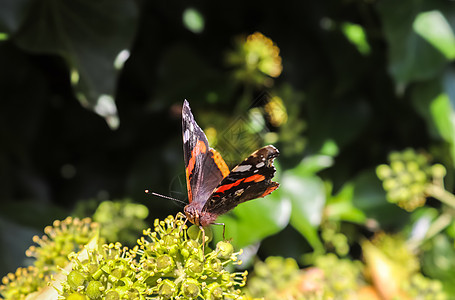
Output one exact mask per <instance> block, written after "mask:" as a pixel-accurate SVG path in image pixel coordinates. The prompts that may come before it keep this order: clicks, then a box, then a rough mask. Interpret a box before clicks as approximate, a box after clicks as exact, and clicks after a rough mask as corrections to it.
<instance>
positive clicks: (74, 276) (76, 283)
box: [66, 271, 85, 290]
mask: <svg viewBox="0 0 455 300" xmlns="http://www.w3.org/2000/svg"><path fill="white" fill-rule="evenodd" d="M66 280H67V281H68V284H69V285H70V287H71V289H73V290H77V288H78V287H80V286H81V285H83V284H84V281H85V277H84V275H82V274H81V272H78V271H71V272H70V273H69V274H68V277H67V279H66Z"/></svg>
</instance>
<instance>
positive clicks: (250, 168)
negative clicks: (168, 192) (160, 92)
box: [182, 100, 279, 229]
mask: <svg viewBox="0 0 455 300" xmlns="http://www.w3.org/2000/svg"><path fill="white" fill-rule="evenodd" d="M182 129H183V154H184V159H185V173H186V184H187V189H188V201H189V204H188V205H186V206H185V208H184V212H185V215H186V217H187V218H188V220H190V222H191V223H193V224H195V225H197V226H199V227H200V228H201V229H202V227H204V226H208V225H210V224H214V222H215V220H216V218H217V217H218V216H219V215H222V214H224V213H227V212H228V211H230V210H231V209H233V208H234V207H236V206H237V205H238V204H240V203H243V202H245V201H248V200H253V199H256V198H261V197H265V196H267V195H268V194H270V193H271V192H273V191H274V190H276V189H277V188H278V186H279V184H278V183H277V182H273V181H272V178H273V176H274V175H275V167H274V166H273V160H274V159H275V157H277V156H278V155H279V152H278V150H277V149H276V148H275V147H273V146H271V145H269V146H265V147H263V148H261V149H259V150H256V151H255V152H253V153H252V154H251V155H250V156H249V157H248V158H246V159H245V160H244V161H243V162H242V163H240V164H239V165H237V166H236V167H235V168H234V169H232V171H230V172H229V168H228V166H227V165H226V163H225V161H224V160H223V158H222V157H221V155H220V154H219V153H218V152H217V151H216V150H215V149H212V148H210V147H209V144H208V141H207V137H206V136H205V134H204V132H203V131H202V129H201V128H200V127H199V125H198V124H197V123H196V121H195V120H194V117H193V114H192V113H191V109H190V105H189V103H188V101H186V100H185V101H184V103H183V109H182Z"/></svg>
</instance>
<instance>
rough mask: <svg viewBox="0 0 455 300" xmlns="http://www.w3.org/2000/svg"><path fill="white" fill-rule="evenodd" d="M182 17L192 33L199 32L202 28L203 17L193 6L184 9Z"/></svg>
mask: <svg viewBox="0 0 455 300" xmlns="http://www.w3.org/2000/svg"><path fill="white" fill-rule="evenodd" d="M182 19H183V24H184V25H185V27H186V28H187V29H188V30H190V31H192V32H194V33H201V32H202V31H203V30H204V17H203V16H202V15H201V13H200V12H199V11H198V10H196V9H194V8H187V9H185V11H184V12H183V17H182Z"/></svg>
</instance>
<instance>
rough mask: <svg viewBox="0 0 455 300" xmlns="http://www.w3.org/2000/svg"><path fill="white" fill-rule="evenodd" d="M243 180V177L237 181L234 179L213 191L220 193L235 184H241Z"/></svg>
mask: <svg viewBox="0 0 455 300" xmlns="http://www.w3.org/2000/svg"><path fill="white" fill-rule="evenodd" d="M244 180H245V179H243V178H242V179H239V180H237V181H235V182H233V183H230V184H225V185H222V186H220V187H219V188H218V189H217V190H216V191H215V192H216V193H222V192H224V191H226V190H229V189H230V188H232V187H234V186H237V185H239V184H241V183H242V182H243V181H244Z"/></svg>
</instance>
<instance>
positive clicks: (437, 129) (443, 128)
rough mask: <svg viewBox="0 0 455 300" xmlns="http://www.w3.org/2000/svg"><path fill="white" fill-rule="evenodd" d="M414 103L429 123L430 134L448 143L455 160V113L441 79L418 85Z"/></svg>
mask: <svg viewBox="0 0 455 300" xmlns="http://www.w3.org/2000/svg"><path fill="white" fill-rule="evenodd" d="M412 101H413V104H414V106H415V108H416V109H417V111H418V112H419V113H420V114H421V116H422V117H423V118H424V119H425V121H426V122H427V128H428V130H429V133H430V134H432V136H433V137H435V138H442V139H444V140H445V141H446V142H448V143H449V145H450V148H451V154H452V159H455V128H454V126H455V111H454V109H453V104H452V103H451V101H450V98H449V96H448V94H447V93H445V91H444V89H443V85H442V83H441V80H440V78H437V79H435V80H432V81H429V82H426V83H420V84H418V85H416V86H415V87H414V89H413V93H412Z"/></svg>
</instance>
